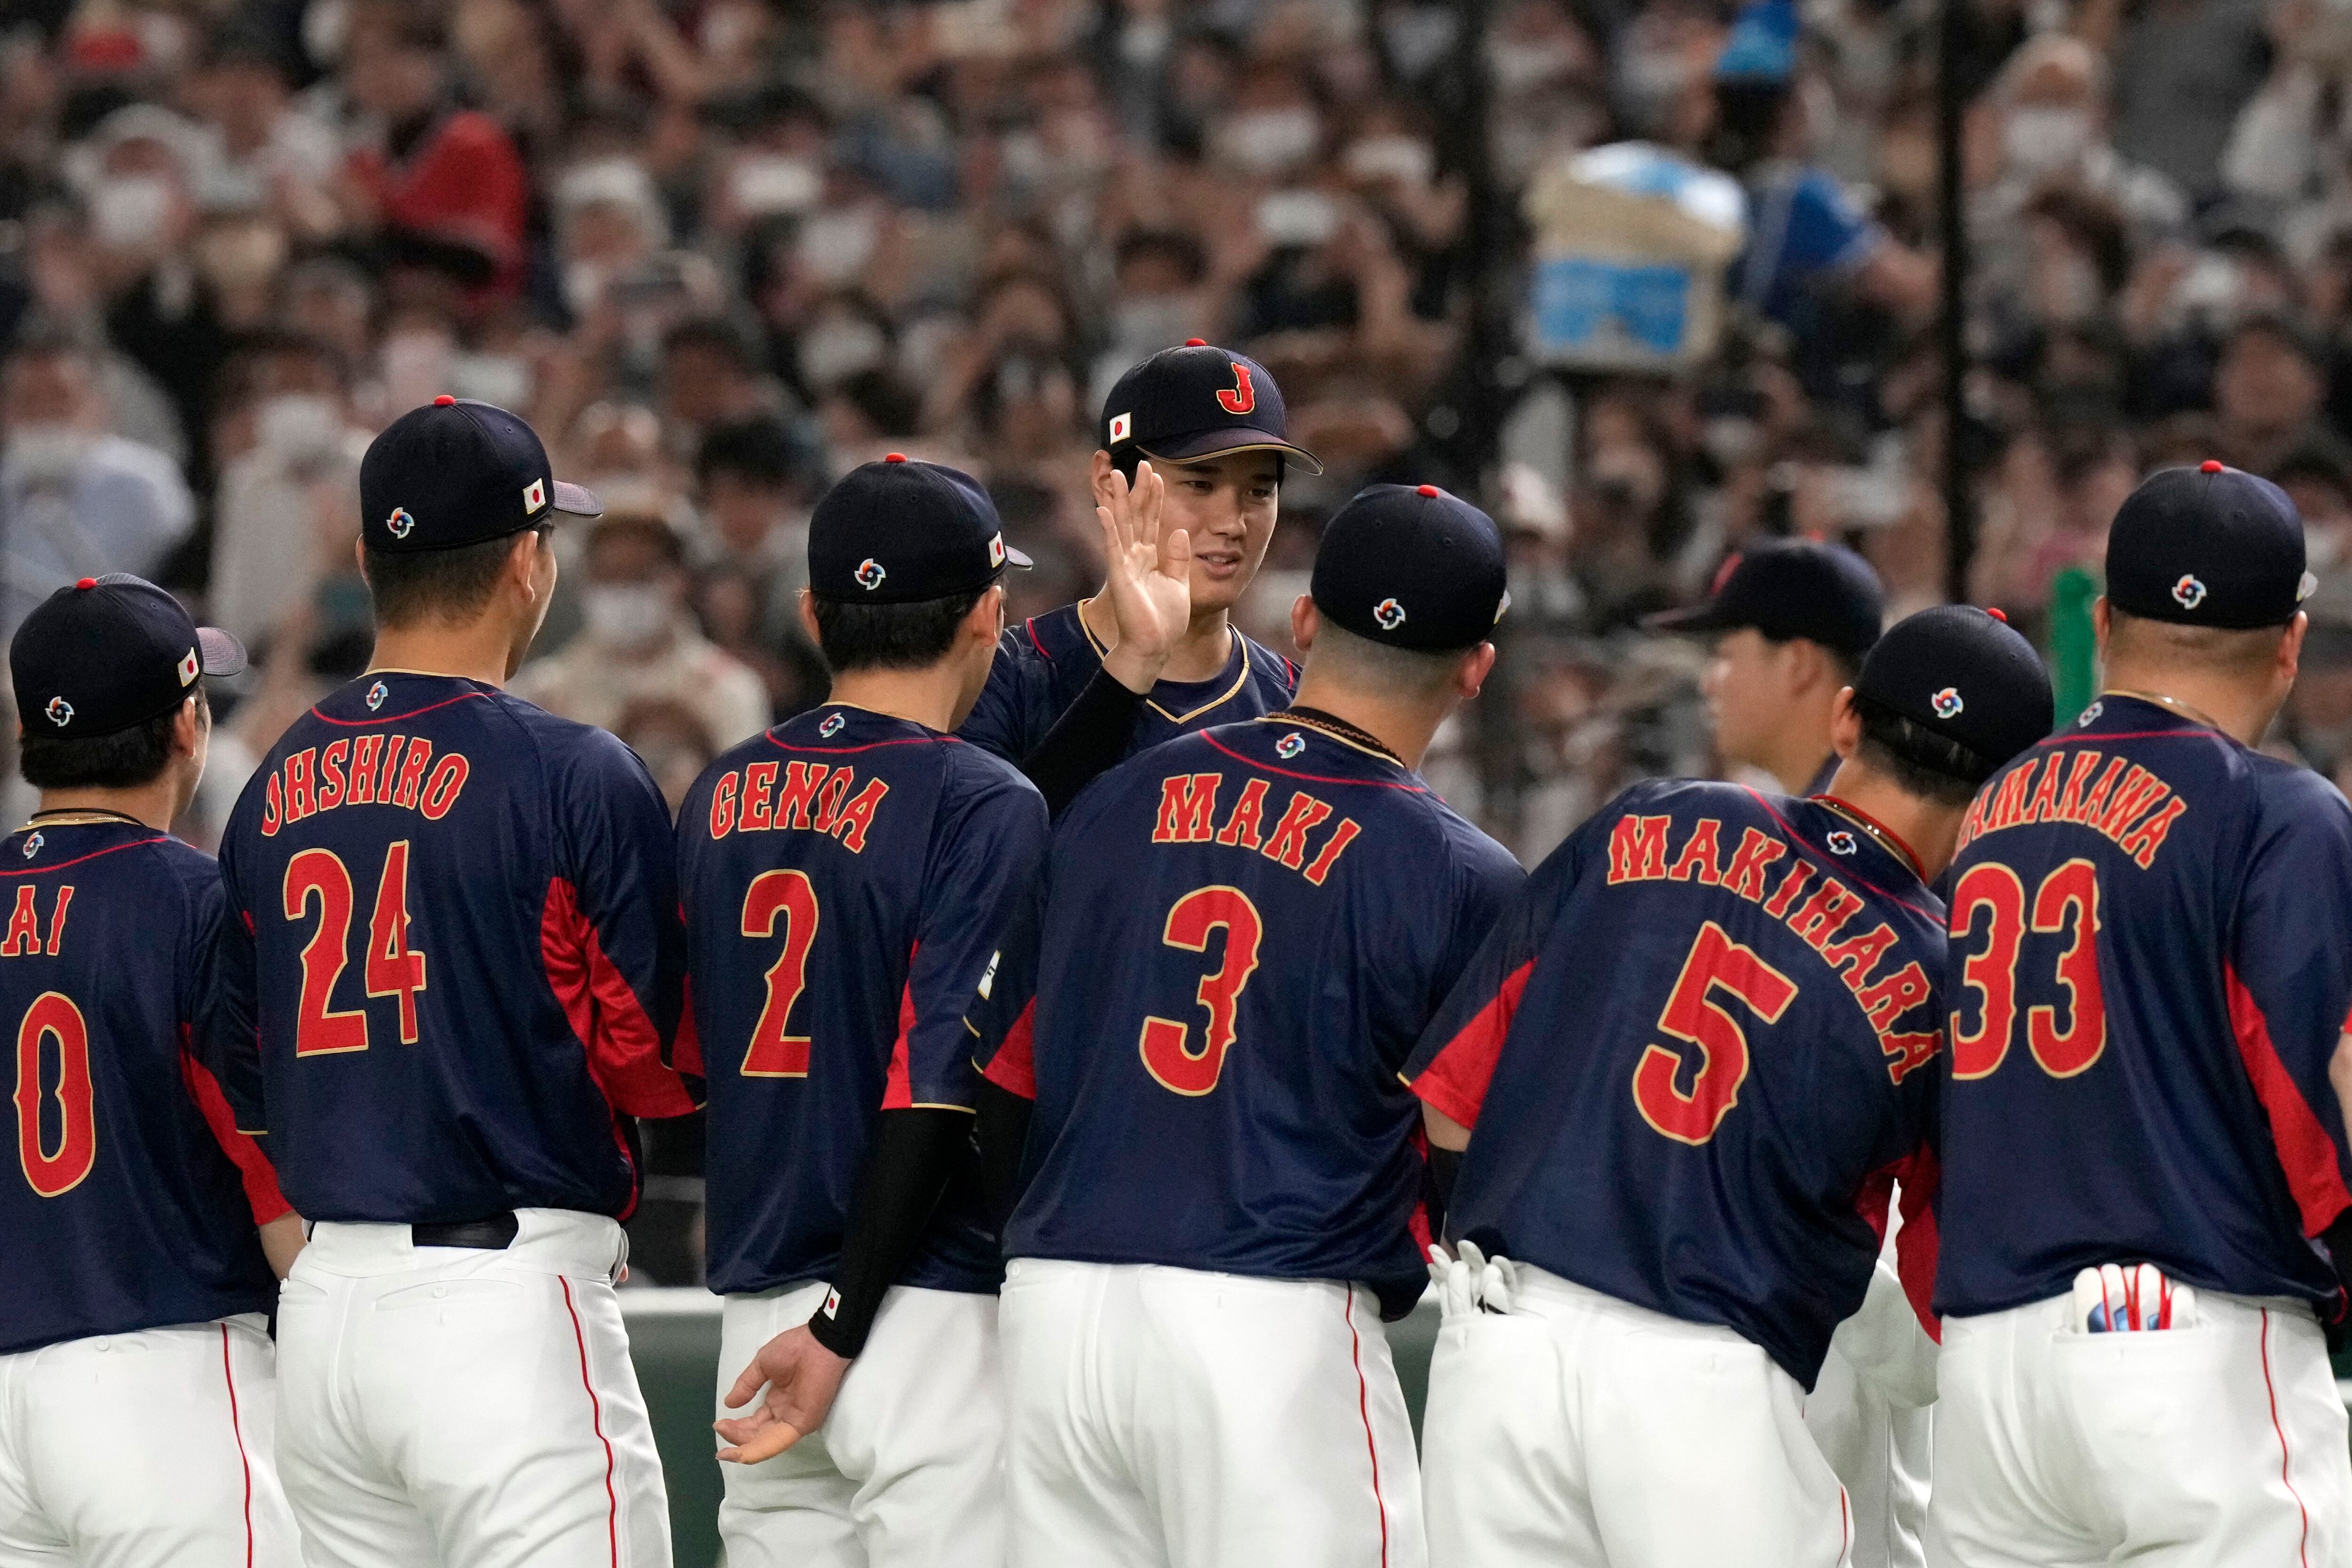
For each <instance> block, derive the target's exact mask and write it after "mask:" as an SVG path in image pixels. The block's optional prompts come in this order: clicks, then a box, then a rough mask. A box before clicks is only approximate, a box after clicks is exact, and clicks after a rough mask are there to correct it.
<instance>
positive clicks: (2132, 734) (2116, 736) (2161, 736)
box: [2002, 721, 2245, 773]
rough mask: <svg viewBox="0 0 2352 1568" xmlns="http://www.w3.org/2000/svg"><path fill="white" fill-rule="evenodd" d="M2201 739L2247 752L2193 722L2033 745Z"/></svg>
mask: <svg viewBox="0 0 2352 1568" xmlns="http://www.w3.org/2000/svg"><path fill="white" fill-rule="evenodd" d="M2200 737H2201V738H2204V739H2208V740H2217V741H2227V742H2230V744H2231V745H2233V746H2237V747H2238V749H2239V750H2240V751H2244V750H2245V747H2243V746H2242V745H2239V742H2238V738H2237V737H2236V736H2234V735H2224V734H2223V733H2221V731H2219V730H2216V729H2214V728H2213V727H2212V726H2211V725H2210V724H2199V723H2196V722H2194V721H2187V722H2184V724H2183V725H2182V727H2181V728H2180V729H2178V730H2114V731H2094V730H2078V731H2074V733H2072V734H2066V735H2053V736H2051V737H2050V738H2049V739H2048V740H2046V741H2036V742H2033V743H2034V744H2035V745H2037V746H2064V745H2071V744H2073V743H2074V742H2076V741H2084V742H2090V741H2184V740H2196V739H2199V738H2200ZM2007 771H2008V770H2007V769H2006V768H2004V769H2003V770H2002V772H2004V773H2006V772H2007Z"/></svg>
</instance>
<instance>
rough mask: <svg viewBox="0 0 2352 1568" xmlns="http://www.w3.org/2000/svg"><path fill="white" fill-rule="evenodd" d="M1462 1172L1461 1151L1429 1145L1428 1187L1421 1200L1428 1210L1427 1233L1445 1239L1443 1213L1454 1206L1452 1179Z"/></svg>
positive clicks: (1441, 1239)
mask: <svg viewBox="0 0 2352 1568" xmlns="http://www.w3.org/2000/svg"><path fill="white" fill-rule="evenodd" d="M1461 1174H1462V1151H1461V1150H1459V1149H1441V1148H1439V1147H1438V1146H1437V1145H1436V1144H1434V1143H1432V1144H1431V1145H1430V1146H1429V1187H1428V1190H1427V1191H1426V1192H1425V1193H1423V1195H1422V1202H1423V1205H1424V1206H1425V1207H1426V1208H1427V1209H1428V1210H1429V1234H1430V1235H1431V1236H1432V1237H1435V1238H1436V1239H1438V1240H1440V1241H1443V1240H1444V1239H1445V1213H1446V1211H1447V1210H1448V1209H1450V1208H1452V1207H1453V1206H1454V1179H1455V1178H1456V1177H1458V1176H1460V1175H1461Z"/></svg>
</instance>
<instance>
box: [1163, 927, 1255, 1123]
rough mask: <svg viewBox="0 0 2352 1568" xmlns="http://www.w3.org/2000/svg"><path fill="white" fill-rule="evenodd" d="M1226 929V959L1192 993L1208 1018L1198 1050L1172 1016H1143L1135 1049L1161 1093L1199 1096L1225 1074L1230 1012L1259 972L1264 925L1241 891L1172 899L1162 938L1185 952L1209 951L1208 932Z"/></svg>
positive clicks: (1231, 1041) (1187, 1029)
mask: <svg viewBox="0 0 2352 1568" xmlns="http://www.w3.org/2000/svg"><path fill="white" fill-rule="evenodd" d="M1221 926H1222V927H1223V928H1224V932H1225V957H1224V962H1223V963H1220V964H1219V965H1218V966H1217V968H1216V971H1215V972H1214V973H1211V974H1207V975H1204V976H1202V980H1201V984H1200V989H1199V990H1197V991H1195V992H1194V993H1193V994H1194V995H1195V996H1196V997H1198V998H1199V999H1200V1004H1201V1005H1202V1008H1203V1009H1205V1010H1206V1011H1207V1013H1208V1015H1209V1022H1208V1026H1207V1027H1206V1028H1205V1029H1203V1030H1202V1034H1201V1048H1200V1049H1199V1050H1198V1051H1195V1050H1193V1049H1192V1029H1191V1026H1189V1025H1186V1024H1182V1023H1180V1022H1178V1021H1177V1020H1176V1019H1174V1018H1161V1017H1157V1016H1154V1017H1147V1018H1145V1019H1144V1020H1143V1035H1142V1038H1141V1039H1140V1041H1139V1048H1140V1049H1141V1051H1142V1053H1143V1067H1144V1070H1145V1071H1146V1072H1149V1073H1150V1075H1151V1076H1152V1077H1153V1078H1154V1079H1158V1080H1159V1083H1160V1087H1161V1088H1162V1089H1170V1090H1171V1091H1173V1092H1175V1093H1177V1094H1181V1095H1188V1096H1199V1095H1203V1094H1206V1093H1208V1092H1209V1091H1210V1090H1211V1089H1214V1088H1216V1087H1217V1076H1218V1075H1219V1074H1220V1073H1222V1072H1223V1071H1224V1070H1225V1053H1226V1052H1227V1051H1229V1050H1231V1049H1233V1047H1234V1010H1235V1009H1236V1008H1238V1007H1239V1006H1240V1005H1241V997H1242V987H1243V986H1244V985H1247V984H1249V977H1250V976H1251V975H1252V974H1253V973H1256V971H1257V944H1258V942H1259V940H1260V939H1261V938H1262V937H1264V936H1265V921H1263V920H1260V919H1259V918H1258V912H1257V906H1256V905H1255V904H1253V903H1251V902H1250V900H1249V895H1248V894H1247V893H1244V892H1243V891H1242V890H1241V889H1239V888H1224V887H1218V888H1200V889H1194V890H1193V891H1192V892H1189V893H1187V894H1185V895H1184V896H1183V897H1182V898H1181V899H1179V900H1176V903H1175V906H1174V907H1173V908H1171V910H1169V911H1168V924H1167V927H1166V929H1165V930H1164V931H1162V932H1161V933H1160V941H1161V942H1166V943H1167V944H1168V945H1169V946H1170V947H1181V948H1182V949H1183V950H1184V951H1185V952H1208V951H1209V933H1210V932H1211V931H1215V930H1216V929H1218V928H1219V927H1221Z"/></svg>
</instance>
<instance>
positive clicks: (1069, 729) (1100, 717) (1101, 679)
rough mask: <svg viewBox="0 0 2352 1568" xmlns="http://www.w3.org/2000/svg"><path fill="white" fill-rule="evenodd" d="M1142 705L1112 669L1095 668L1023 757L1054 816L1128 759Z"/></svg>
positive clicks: (1030, 776)
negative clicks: (1084, 684)
mask: <svg viewBox="0 0 2352 1568" xmlns="http://www.w3.org/2000/svg"><path fill="white" fill-rule="evenodd" d="M1142 705H1143V699H1142V698H1141V697H1139V696H1138V695H1137V694H1136V693H1134V692H1132V691H1129V689H1127V688H1126V687H1124V686H1121V685H1120V684H1119V683H1118V679H1117V678H1116V677H1114V676H1113V675H1112V674H1111V673H1110V672H1109V671H1108V670H1104V669H1097V670H1096V671H1095V676H1094V679H1092V680H1089V681H1087V684H1086V689H1085V690H1083V691H1081V692H1079V693H1078V698H1077V700H1076V701H1075V702H1073V703H1071V704H1070V705H1069V707H1067V708H1066V709H1064V710H1062V716H1061V717H1060V718H1059V719H1056V720H1055V721H1054V727H1053V728H1052V729H1051V730H1048V731H1045V739H1044V740H1042V741H1040V742H1037V749H1036V750H1035V751H1034V752H1030V753H1029V754H1028V755H1027V756H1026V757H1024V758H1023V759H1022V760H1021V771H1022V772H1023V773H1027V774H1028V775H1029V782H1030V783H1031V784H1035V785H1036V786H1037V792H1038V793H1039V794H1040V795H1044V796H1045V809H1046V811H1047V812H1048V813H1049V814H1051V815H1052V816H1057V817H1058V816H1061V815H1062V811H1063V808H1064V807H1066V806H1067V805H1069V804H1070V802H1072V801H1074V800H1076V799H1077V797H1078V792H1079V791H1080V790H1082V789H1084V788H1086V787H1087V785H1088V784H1092V783H1093V782H1094V781H1095V780H1096V779H1097V778H1099V777H1100V776H1101V775H1103V774H1104V773H1108V772H1109V771H1110V770H1111V769H1112V768H1115V767H1117V766H1118V764H1119V763H1121V762H1122V761H1124V760H1125V758H1126V756H1127V743H1128V741H1129V738H1131V737H1132V736H1133V735H1134V733H1135V713H1136V710H1137V709H1139V708H1140V707H1141V706H1142Z"/></svg>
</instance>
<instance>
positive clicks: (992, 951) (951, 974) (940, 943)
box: [882, 779, 1045, 1110]
mask: <svg viewBox="0 0 2352 1568" xmlns="http://www.w3.org/2000/svg"><path fill="white" fill-rule="evenodd" d="M942 829H943V834H944V837H943V840H942V842H941V843H940V845H939V846H938V847H937V848H936V849H935V850H934V852H933V855H932V858H931V866H930V869H929V877H928V878H927V886H926V888H925V900H924V908H923V913H922V918H921V921H920V924H919V927H918V931H917V936H916V940H915V952H914V957H913V960H912V961H911V963H909V965H908V977H907V1000H906V1002H905V1004H904V1005H903V1006H902V1008H901V1010H900V1015H899V1016H900V1028H899V1032H898V1041H897V1043H896V1044H895V1045H894V1046H893V1047H891V1052H890V1068H889V1073H888V1076H887V1078H886V1079H885V1080H884V1089H883V1095H882V1108H883V1109H884V1110H904V1109H907V1108H909V1107H918V1106H933V1107H950V1108H953V1109H955V1110H971V1108H972V1106H973V1104H974V1101H975V1100H976V1099H977V1097H978V1094H979V1091H980V1075H979V1073H978V1071H977V1069H976V1068H975V1065H974V1062H973V1059H972V1049H971V1047H972V1026H971V1025H970V1024H969V1023H968V1022H967V1016H968V1015H969V1014H970V1013H971V1011H972V1009H973V1006H974V999H975V998H976V997H978V996H980V995H981V994H982V988H983V986H986V987H987V988H988V989H993V984H992V981H993V976H992V973H991V972H992V969H994V968H996V967H998V966H999V964H1000V960H999V956H998V955H999V953H1000V952H1002V949H1003V942H1004V940H1005V934H1006V931H1007V929H1008V928H1009V927H1010V926H1011V925H1012V923H1013V920H1014V919H1015V917H1016V915H1017V913H1018V911H1019V910H1020V909H1021V907H1022V905H1023V904H1024V901H1025V900H1027V898H1028V896H1029V894H1030V892H1031V889H1033V888H1034V884H1035V882H1036V880H1037V868H1038V864H1039V862H1040V861H1041V860H1042V859H1043V858H1044V857H1045V800H1044V798H1043V797H1042V796H1040V795H1038V794H1037V792H1036V790H1035V789H1034V788H1033V787H1031V786H1030V785H1029V784H1028V783H1027V782H1026V781H1025V780H1017V779H1003V780H998V781H992V782H991V783H990V784H986V785H984V786H983V787H982V790H981V791H980V792H979V793H978V794H977V795H975V796H974V797H973V798H972V799H971V801H970V803H969V804H968V805H966V806H965V807H964V809H962V810H961V811H960V812H957V813H956V814H955V815H954V816H952V817H951V818H950V820H949V821H948V822H946V823H944V824H942Z"/></svg>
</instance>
